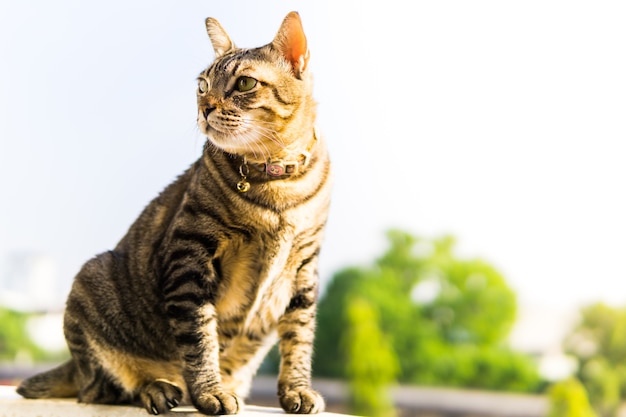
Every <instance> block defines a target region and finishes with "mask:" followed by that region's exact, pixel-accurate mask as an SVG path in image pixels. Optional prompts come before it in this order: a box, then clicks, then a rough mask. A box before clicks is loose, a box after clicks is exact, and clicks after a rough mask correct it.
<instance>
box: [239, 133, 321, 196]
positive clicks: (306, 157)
mask: <svg viewBox="0 0 626 417" xmlns="http://www.w3.org/2000/svg"><path fill="white" fill-rule="evenodd" d="M317 136H318V135H317V126H316V127H314V128H313V139H312V140H311V142H310V143H309V146H307V148H306V149H305V150H304V151H302V153H300V155H298V157H297V158H296V159H293V160H286V159H280V158H273V157H269V158H267V162H263V163H255V164H249V163H248V161H247V159H246V157H245V156H243V157H242V159H243V162H242V163H241V166H240V167H239V174H240V175H241V180H240V181H239V183H237V189H238V190H239V191H240V192H242V193H245V192H247V191H248V190H249V189H250V183H249V182H248V181H247V177H248V166H252V167H253V168H254V169H256V170H257V171H259V172H265V173H266V174H267V175H269V176H271V177H275V178H278V177H283V176H290V175H294V174H297V173H299V172H301V171H303V170H304V169H305V168H306V167H307V165H309V162H311V151H312V150H313V147H314V146H315V144H316V143H317Z"/></svg>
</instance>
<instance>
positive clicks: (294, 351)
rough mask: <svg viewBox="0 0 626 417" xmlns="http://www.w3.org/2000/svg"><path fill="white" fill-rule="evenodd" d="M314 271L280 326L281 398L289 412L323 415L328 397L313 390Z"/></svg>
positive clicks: (315, 285) (279, 393) (289, 307)
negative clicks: (325, 398) (323, 396)
mask: <svg viewBox="0 0 626 417" xmlns="http://www.w3.org/2000/svg"><path fill="white" fill-rule="evenodd" d="M306 267H310V268H314V266H313V265H307V266H306ZM306 267H305V268H306ZM301 272H306V271H301ZM310 272H311V275H310V276H311V277H312V278H311V280H306V281H305V283H306V285H305V286H303V287H302V288H301V289H299V290H298V291H297V292H296V294H295V295H294V296H293V298H292V299H291V302H290V303H289V306H288V307H287V310H286V311H285V314H284V315H283V317H282V318H281V319H280V321H279V323H278V335H279V338H280V341H279V348H280V355H281V360H280V371H279V376H278V397H279V400H280V405H281V406H282V408H283V409H284V410H285V411H286V412H288V413H297V414H311V413H321V412H322V411H324V408H325V403H324V398H322V396H321V395H320V394H319V393H318V392H317V391H315V390H314V389H313V388H311V359H312V355H313V338H314V335H315V315H316V299H317V279H316V278H315V275H314V274H313V271H310ZM307 281H308V282H307Z"/></svg>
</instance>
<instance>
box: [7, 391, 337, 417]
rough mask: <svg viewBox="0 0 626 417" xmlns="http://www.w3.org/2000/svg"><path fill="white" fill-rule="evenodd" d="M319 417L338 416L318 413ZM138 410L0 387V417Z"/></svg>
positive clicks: (191, 415) (196, 416)
mask: <svg viewBox="0 0 626 417" xmlns="http://www.w3.org/2000/svg"><path fill="white" fill-rule="evenodd" d="M276 414H285V412H284V411H283V410H281V409H280V408H272V407H258V406H254V405H246V406H245V408H244V410H243V411H242V412H241V413H239V416H241V417H267V416H270V417H271V416H275V415H276ZM170 415H172V416H175V417H177V416H180V417H205V416H204V414H200V413H198V412H197V411H196V410H195V409H194V408H193V407H188V406H180V407H176V408H174V409H172V414H170ZM318 415H319V416H335V417H337V416H340V414H331V413H322V414H318ZM147 416H149V414H148V412H147V411H146V410H144V409H143V408H140V407H131V406H117V405H115V406H114V405H93V404H79V403H77V402H76V399H39V400H27V399H24V398H22V397H21V396H20V395H18V394H17V393H16V392H15V387H13V386H0V417H147Z"/></svg>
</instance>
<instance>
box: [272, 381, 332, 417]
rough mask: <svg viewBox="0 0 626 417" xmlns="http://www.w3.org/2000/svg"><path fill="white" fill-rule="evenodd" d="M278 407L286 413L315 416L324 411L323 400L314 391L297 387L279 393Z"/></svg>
mask: <svg viewBox="0 0 626 417" xmlns="http://www.w3.org/2000/svg"><path fill="white" fill-rule="evenodd" d="M278 399H279V400H280V405H281V407H283V410H285V411H286V412H287V413H291V414H315V413H321V412H323V411H324V408H325V407H326V404H325V403H324V398H323V397H322V396H321V395H320V394H319V393H318V392H317V391H315V390H314V389H312V388H309V387H297V388H292V389H288V390H284V391H282V390H281V392H280V393H279V395H278Z"/></svg>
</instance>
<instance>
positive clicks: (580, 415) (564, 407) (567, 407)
mask: <svg viewBox="0 0 626 417" xmlns="http://www.w3.org/2000/svg"><path fill="white" fill-rule="evenodd" d="M548 398H549V401H550V410H549V412H548V417H595V416H596V413H595V412H594V411H593V409H592V408H591V405H590V404H589V399H588V398H587V391H586V390H585V387H584V386H583V385H582V384H581V383H580V381H579V380H578V379H576V378H570V379H567V380H565V381H561V382H558V383H556V384H554V385H552V387H550V391H549V392H548Z"/></svg>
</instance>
